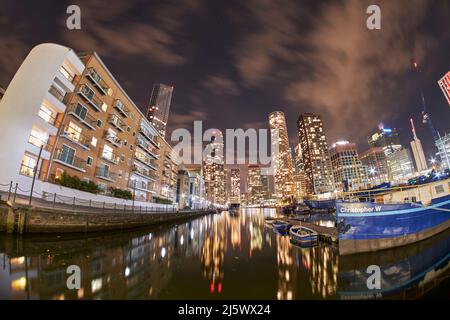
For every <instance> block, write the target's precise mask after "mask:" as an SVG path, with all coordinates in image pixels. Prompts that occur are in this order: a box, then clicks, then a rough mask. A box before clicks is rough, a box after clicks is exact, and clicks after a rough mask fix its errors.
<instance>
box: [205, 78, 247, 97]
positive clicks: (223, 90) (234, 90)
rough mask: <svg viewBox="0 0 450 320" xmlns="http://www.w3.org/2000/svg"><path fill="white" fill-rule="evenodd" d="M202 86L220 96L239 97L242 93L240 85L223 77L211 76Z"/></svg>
mask: <svg viewBox="0 0 450 320" xmlns="http://www.w3.org/2000/svg"><path fill="white" fill-rule="evenodd" d="M202 86H203V87H205V88H207V89H209V90H211V92H213V93H215V94H219V95H222V94H226V95H232V96H237V95H239V94H240V93H241V92H240V89H239V87H238V85H237V84H236V83H235V82H234V81H233V80H231V79H229V78H227V77H225V76H222V75H209V76H208V77H207V79H206V80H205V81H204V82H203V83H202Z"/></svg>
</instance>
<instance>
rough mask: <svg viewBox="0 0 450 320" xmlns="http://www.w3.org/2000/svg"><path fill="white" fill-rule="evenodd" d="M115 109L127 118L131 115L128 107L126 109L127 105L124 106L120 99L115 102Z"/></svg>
mask: <svg viewBox="0 0 450 320" xmlns="http://www.w3.org/2000/svg"><path fill="white" fill-rule="evenodd" d="M114 108H116V110H117V111H119V113H120V114H121V115H122V116H123V117H125V118H127V117H129V115H130V110H128V109H127V107H125V105H124V104H123V102H122V101H121V100H119V99H117V100H116V101H114Z"/></svg>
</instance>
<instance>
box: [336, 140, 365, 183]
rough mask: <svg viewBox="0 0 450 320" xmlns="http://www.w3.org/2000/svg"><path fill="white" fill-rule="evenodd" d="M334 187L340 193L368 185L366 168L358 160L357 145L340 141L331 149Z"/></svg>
mask: <svg viewBox="0 0 450 320" xmlns="http://www.w3.org/2000/svg"><path fill="white" fill-rule="evenodd" d="M330 158H331V165H332V167H333V177H334V185H335V187H336V189H338V190H340V191H347V190H358V189H362V188H365V187H366V185H367V172H366V167H365V166H363V164H362V163H361V161H360V160H359V158H358V151H357V149H356V144H355V143H350V142H348V141H338V142H336V143H334V144H333V146H332V147H331V148H330Z"/></svg>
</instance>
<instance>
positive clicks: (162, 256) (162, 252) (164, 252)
mask: <svg viewBox="0 0 450 320" xmlns="http://www.w3.org/2000/svg"><path fill="white" fill-rule="evenodd" d="M165 256H166V248H162V249H161V258H164V257H165Z"/></svg>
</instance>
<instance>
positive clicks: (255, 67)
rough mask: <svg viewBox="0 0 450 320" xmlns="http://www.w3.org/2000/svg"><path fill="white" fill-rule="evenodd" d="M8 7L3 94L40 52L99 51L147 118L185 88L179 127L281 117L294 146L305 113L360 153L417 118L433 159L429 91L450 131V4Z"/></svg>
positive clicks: (239, 124)
mask: <svg viewBox="0 0 450 320" xmlns="http://www.w3.org/2000/svg"><path fill="white" fill-rule="evenodd" d="M0 1H1V6H0V86H2V87H6V86H7V85H8V83H9V81H10V80H11V79H12V77H13V75H14V73H15V71H16V70H17V68H18V67H19V65H20V63H21V62H22V61H23V59H24V58H25V56H26V55H27V53H28V52H29V51H30V50H31V48H32V47H33V46H35V45H37V44H39V43H42V42H55V43H59V44H63V45H66V46H69V47H71V48H73V49H75V51H77V52H82V51H96V52H97V53H98V54H99V55H100V57H101V58H102V59H103V60H104V62H105V63H106V65H107V66H108V68H109V69H110V70H111V72H112V73H113V75H114V76H115V77H116V79H117V80H118V81H119V83H121V85H122V86H123V88H124V89H125V90H126V91H127V93H128V94H129V95H130V97H131V98H132V99H133V100H134V101H135V102H136V104H137V105H138V106H140V107H141V109H142V110H145V108H146V106H147V104H148V100H149V98H150V92H151V88H152V85H153V83H157V82H161V83H165V84H171V85H173V86H175V89H174V96H173V100H172V101H173V104H172V109H171V115H170V117H169V128H170V130H172V129H174V128H177V127H186V128H188V129H190V128H191V126H192V121H193V120H197V119H198V120H200V119H202V120H204V129H206V128H212V127H214V128H219V129H226V128H249V127H253V128H266V127H268V118H267V117H268V114H269V113H270V112H271V111H274V110H282V111H284V112H285V114H286V116H287V122H288V130H289V136H290V143H291V145H292V146H293V145H294V144H296V143H297V142H298V139H297V134H296V120H297V118H298V116H299V114H300V113H302V112H316V113H319V114H321V115H322V116H323V120H324V125H325V130H326V134H327V140H328V143H329V144H331V143H333V142H334V141H336V140H338V139H346V140H350V141H353V142H357V143H358V146H359V151H360V152H361V151H363V150H365V149H367V143H366V137H367V136H368V135H369V134H371V133H373V131H374V130H375V129H376V127H377V125H378V123H379V122H380V121H382V122H384V123H385V126H386V127H396V128H397V129H398V131H399V133H400V137H401V140H402V141H403V143H404V144H405V145H406V144H407V143H408V142H409V140H410V139H411V131H410V127H409V118H410V117H412V118H414V120H415V122H416V127H417V132H418V135H419V138H421V139H422V143H423V144H424V148H425V152H426V156H427V157H428V158H429V157H431V152H432V144H431V141H432V140H431V134H430V132H429V130H428V129H427V127H426V125H424V124H422V122H421V119H420V112H421V106H420V100H419V87H420V86H421V85H422V86H423V88H424V93H425V97H426V100H427V104H428V107H429V111H430V113H431V115H432V117H433V119H434V122H435V127H436V128H437V129H438V130H439V131H440V132H441V133H444V132H446V131H447V132H450V121H449V120H450V107H449V106H448V104H447V102H446V100H445V98H444V96H443V94H442V93H441V91H440V89H439V87H438V86H437V83H436V82H437V80H438V79H439V78H440V77H442V76H443V75H444V74H445V73H446V72H447V71H448V70H449V69H450V58H449V57H450V19H449V15H450V1H447V0H442V1H430V0H427V1H405V0H397V1H375V0H370V1H262V0H255V1H244V0H240V1H234V0H227V1H225V0H222V1H218V0H208V1H206V0H205V1H202V0H198V1H197V0H192V1H167V0H165V1H138V0H137V1H131V0H129V1H113V0H109V1H69V2H66V1H36V0H35V1H22V0H14V1H10V0H0ZM70 4H77V5H79V6H80V7H81V14H82V15H81V27H82V29H81V30H80V31H69V30H68V29H67V28H66V19H67V16H68V15H67V14H66V8H67V6H68V5H70ZM369 4H378V5H379V6H380V7H381V14H382V20H381V30H374V31H370V30H368V29H367V28H366V19H367V16H368V15H367V14H366V8H367V6H368V5H369ZM414 59H416V60H417V61H418V62H419V63H420V64H421V65H422V68H423V73H422V76H421V79H420V81H419V79H418V78H417V77H415V76H414V74H413V73H412V71H411V62H412V61H413V60H414ZM170 130H169V132H170ZM408 145H409V144H408Z"/></svg>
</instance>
